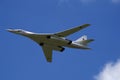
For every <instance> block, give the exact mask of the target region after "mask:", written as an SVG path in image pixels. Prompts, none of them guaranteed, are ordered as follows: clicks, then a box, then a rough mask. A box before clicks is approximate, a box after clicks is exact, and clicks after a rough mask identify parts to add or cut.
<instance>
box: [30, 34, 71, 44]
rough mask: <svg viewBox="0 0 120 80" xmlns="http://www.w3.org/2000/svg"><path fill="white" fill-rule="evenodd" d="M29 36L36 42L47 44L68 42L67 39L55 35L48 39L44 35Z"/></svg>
mask: <svg viewBox="0 0 120 80" xmlns="http://www.w3.org/2000/svg"><path fill="white" fill-rule="evenodd" d="M29 38H31V39H32V40H34V41H35V42H37V43H38V44H40V43H44V44H48V45H55V46H65V45H67V44H68V43H69V41H67V40H63V39H59V38H55V37H54V38H50V39H48V38H46V37H36V36H32V37H29Z"/></svg>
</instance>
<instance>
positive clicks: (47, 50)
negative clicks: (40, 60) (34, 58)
mask: <svg viewBox="0 0 120 80" xmlns="http://www.w3.org/2000/svg"><path fill="white" fill-rule="evenodd" d="M42 49H43V52H44V55H45V57H46V60H47V61H48V62H52V50H53V49H52V48H50V47H47V46H45V47H44V46H43V47H42Z"/></svg>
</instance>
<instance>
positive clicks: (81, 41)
mask: <svg viewBox="0 0 120 80" xmlns="http://www.w3.org/2000/svg"><path fill="white" fill-rule="evenodd" d="M92 41H94V39H87V36H86V35H84V36H82V37H80V38H79V39H77V40H76V41H75V42H76V43H78V44H82V45H84V46H87V45H88V43H90V42H92Z"/></svg>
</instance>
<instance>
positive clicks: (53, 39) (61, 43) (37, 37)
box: [7, 24, 94, 62]
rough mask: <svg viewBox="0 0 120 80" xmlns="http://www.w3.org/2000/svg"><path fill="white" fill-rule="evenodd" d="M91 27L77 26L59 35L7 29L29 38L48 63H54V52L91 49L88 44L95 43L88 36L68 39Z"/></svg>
mask: <svg viewBox="0 0 120 80" xmlns="http://www.w3.org/2000/svg"><path fill="white" fill-rule="evenodd" d="M88 26H90V24H84V25H81V26H77V27H74V28H71V29H68V30H65V31H62V32H57V33H50V34H49V33H34V32H30V31H26V30H22V29H7V30H8V31H9V32H12V33H15V34H19V35H22V36H25V37H28V38H30V39H32V40H33V41H35V42H36V43H38V44H39V45H40V46H41V47H42V49H43V52H44V55H45V57H46V60H47V62H52V51H53V50H55V51H60V52H63V51H64V50H65V48H64V47H69V48H77V49H85V50H86V49H90V48H88V47H87V44H88V43H90V42H92V41H94V39H87V36H86V35H84V36H82V37H80V38H79V39H77V40H75V41H71V40H69V39H67V38H66V37H67V36H69V35H71V34H73V33H75V32H77V31H79V30H82V29H84V28H86V27H88Z"/></svg>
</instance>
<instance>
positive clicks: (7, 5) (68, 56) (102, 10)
mask: <svg viewBox="0 0 120 80" xmlns="http://www.w3.org/2000/svg"><path fill="white" fill-rule="evenodd" d="M85 23H89V24H91V26H90V27H88V28H86V29H84V30H82V31H80V32H77V33H76V34H74V35H71V36H68V37H67V38H69V39H71V40H75V39H77V38H79V37H81V36H82V35H84V34H85V35H88V37H89V38H94V39H95V41H94V42H93V43H91V44H90V45H89V46H90V47H91V48H92V50H87V51H85V50H77V49H69V48H66V50H65V51H64V52H63V53H60V52H55V51H54V52H53V62H52V63H47V62H46V60H45V57H44V54H43V52H42V49H41V47H39V45H37V44H36V43H35V42H33V41H32V40H30V39H28V38H25V37H22V36H19V35H15V34H12V33H9V32H7V31H6V30H5V29H8V28H21V29H25V30H28V31H33V32H40V33H47V32H48V33H53V32H57V31H62V30H65V29H69V28H71V27H75V26H78V25H82V24H85ZM119 31H120V0H99V1H98V0H52V1H51V0H0V32H1V34H0V35H1V40H0V43H1V49H0V64H1V65H0V80H113V79H114V80H120V77H119V76H120V75H119V73H120V60H119V59H120V47H119V45H120V43H119V41H120V37H119V34H120V32H119ZM109 71H110V72H109ZM113 73H114V75H113ZM106 75H109V77H107V76H106ZM116 76H117V78H116Z"/></svg>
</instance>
